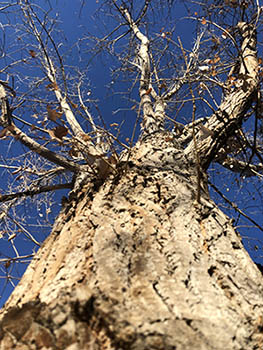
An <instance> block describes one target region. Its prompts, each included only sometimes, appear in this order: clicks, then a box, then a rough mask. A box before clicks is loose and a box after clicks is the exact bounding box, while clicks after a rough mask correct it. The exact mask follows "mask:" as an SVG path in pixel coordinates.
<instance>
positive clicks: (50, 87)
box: [46, 82, 58, 90]
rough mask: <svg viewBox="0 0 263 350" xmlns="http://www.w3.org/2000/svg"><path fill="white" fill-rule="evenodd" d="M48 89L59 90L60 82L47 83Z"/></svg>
mask: <svg viewBox="0 0 263 350" xmlns="http://www.w3.org/2000/svg"><path fill="white" fill-rule="evenodd" d="M46 89H49V90H58V84H57V83H56V82H53V83H50V84H48V85H46Z"/></svg>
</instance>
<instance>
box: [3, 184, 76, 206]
mask: <svg viewBox="0 0 263 350" xmlns="http://www.w3.org/2000/svg"><path fill="white" fill-rule="evenodd" d="M66 188H68V189H71V188H72V183H71V182H70V183H65V184H56V185H50V186H40V187H38V188H35V189H33V190H26V191H23V192H17V193H10V194H0V203H3V202H8V201H11V200H12V199H17V198H21V197H28V196H30V197H32V196H35V195H36V194H40V193H44V192H49V191H55V190H63V189H66Z"/></svg>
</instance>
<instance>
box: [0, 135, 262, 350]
mask: <svg viewBox="0 0 263 350" xmlns="http://www.w3.org/2000/svg"><path fill="white" fill-rule="evenodd" d="M195 196H196V176H195V167H193V166H192V165H191V164H190V163H189V161H188V160H187V158H185V156H184V153H183V149H182V148H181V146H180V144H179V143H178V142H177V141H176V139H174V138H173V137H172V136H171V135H170V134H169V133H165V132H160V133H155V134H153V135H151V136H148V137H146V138H145V139H143V140H141V141H140V142H138V143H137V145H136V146H135V148H134V149H133V151H132V154H131V155H130V157H129V162H128V163H126V162H123V164H121V165H120V166H119V168H118V174H117V175H116V174H112V175H111V176H110V177H109V178H108V179H107V180H106V181H105V182H104V183H98V182H96V181H95V180H94V181H90V182H89V183H86V185H84V186H83V187H82V188H81V189H79V190H78V191H77V192H75V193H72V194H71V196H70V198H69V203H68V204H66V205H65V207H64V208H63V210H62V212H61V214H60V215H59V217H58V218H57V221H56V223H55V226H54V229H53V232H52V234H51V235H50V236H49V237H48V238H47V240H46V241H45V242H44V244H43V246H42V247H41V248H40V250H39V252H38V253H37V255H36V256H35V258H34V260H33V261H32V263H31V264H30V266H29V268H28V269H27V271H26V273H25V275H24V277H23V279H22V280H21V282H20V284H19V285H18V287H17V288H16V289H15V291H14V292H13V294H12V295H11V297H10V299H9V300H8V302H7V303H6V305H5V308H4V309H3V310H2V312H1V323H0V349H1V350H8V349H19V350H22V349H27V350H28V349H39V350H40V349H41V350H44V349H67V350H77V349H83V350H84V349H92V350H93V349H94V350H95V349H112V350H113V349H114V350H117V349H118V350H120V349H134V350H143V349H145V350H146V349H148V350H150V349H160V350H163V349H165V350H169V349H176V350H188V349H189V350H190V349H191V350H192V349H195V350H199V349H204V350H208V349H209V350H211V349H218V350H222V349H244V350H249V349H261V348H262V346H263V339H262V338H263V335H262V327H263V321H262V307H263V297H262V295H263V287H262V276H261V273H260V272H259V270H258V269H257V267H256V266H255V265H254V263H253V262H252V261H251V259H250V258H249V256H248V253H247V252H246V251H245V249H244V248H243V246H242V243H241V238H240V236H239V234H238V233H237V232H236V231H235V230H234V228H233V226H232V223H231V220H230V219H229V218H228V217H227V216H226V215H225V214H223V213H222V212H221V211H220V210H219V209H218V208H217V207H216V205H215V204H214V202H213V201H212V200H211V199H210V198H209V195H208V193H207V191H206V183H205V178H204V179H203V180H202V188H201V204H198V203H196V202H195Z"/></svg>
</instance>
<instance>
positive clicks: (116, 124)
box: [110, 123, 119, 126]
mask: <svg viewBox="0 0 263 350" xmlns="http://www.w3.org/2000/svg"><path fill="white" fill-rule="evenodd" d="M110 126H119V124H118V123H111V124H110Z"/></svg>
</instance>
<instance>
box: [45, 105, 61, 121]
mask: <svg viewBox="0 0 263 350" xmlns="http://www.w3.org/2000/svg"><path fill="white" fill-rule="evenodd" d="M47 114H48V119H49V120H52V122H55V121H56V120H57V119H59V118H61V116H62V114H63V113H61V112H57V111H56V110H55V109H51V107H50V105H47Z"/></svg>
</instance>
